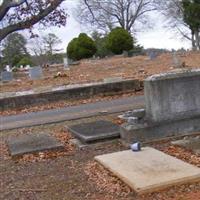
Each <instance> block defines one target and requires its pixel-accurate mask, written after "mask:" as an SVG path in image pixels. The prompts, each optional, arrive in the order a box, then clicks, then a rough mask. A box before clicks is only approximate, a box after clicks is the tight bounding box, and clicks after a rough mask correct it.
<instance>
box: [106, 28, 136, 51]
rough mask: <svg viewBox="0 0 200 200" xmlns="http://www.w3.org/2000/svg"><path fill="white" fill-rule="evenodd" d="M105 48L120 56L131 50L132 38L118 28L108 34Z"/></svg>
mask: <svg viewBox="0 0 200 200" xmlns="http://www.w3.org/2000/svg"><path fill="white" fill-rule="evenodd" d="M106 46H107V48H108V49H109V50H111V51H112V52H113V53H114V54H122V53H123V51H129V50H131V49H132V48H133V38H132V36H131V35H130V34H129V32H128V31H126V30H124V29H123V28H119V27H118V28H115V29H113V30H112V31H111V32H110V33H109V34H108V37H107V41H106Z"/></svg>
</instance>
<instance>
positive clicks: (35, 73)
mask: <svg viewBox="0 0 200 200" xmlns="http://www.w3.org/2000/svg"><path fill="white" fill-rule="evenodd" d="M63 61H64V69H69V66H70V65H72V64H74V61H73V60H71V59H68V58H64V59H63ZM21 68H22V67H21ZM26 69H28V71H29V77H30V79H31V80H37V79H40V78H42V77H43V71H42V68H41V67H39V66H38V67H30V66H27V67H26ZM1 80H2V81H3V82H9V81H12V80H13V72H12V70H11V69H10V67H9V65H7V66H6V71H3V72H1Z"/></svg>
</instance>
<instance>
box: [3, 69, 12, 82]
mask: <svg viewBox="0 0 200 200" xmlns="http://www.w3.org/2000/svg"><path fill="white" fill-rule="evenodd" d="M1 80H2V81H3V82H9V81H12V80H13V73H12V72H8V71H4V72H1Z"/></svg>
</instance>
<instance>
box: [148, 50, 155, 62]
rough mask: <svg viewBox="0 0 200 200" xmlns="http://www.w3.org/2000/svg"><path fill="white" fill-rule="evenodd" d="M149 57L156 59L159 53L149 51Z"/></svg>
mask: <svg viewBox="0 0 200 200" xmlns="http://www.w3.org/2000/svg"><path fill="white" fill-rule="evenodd" d="M148 55H149V59H150V60H154V59H155V58H156V57H157V53H156V52H155V51H151V52H149V54H148Z"/></svg>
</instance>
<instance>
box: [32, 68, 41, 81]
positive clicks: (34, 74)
mask: <svg viewBox="0 0 200 200" xmlns="http://www.w3.org/2000/svg"><path fill="white" fill-rule="evenodd" d="M29 76H30V78H31V79H32V80H37V79H40V78H42V76H43V73H42V68H41V67H32V68H30V69H29Z"/></svg>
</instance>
